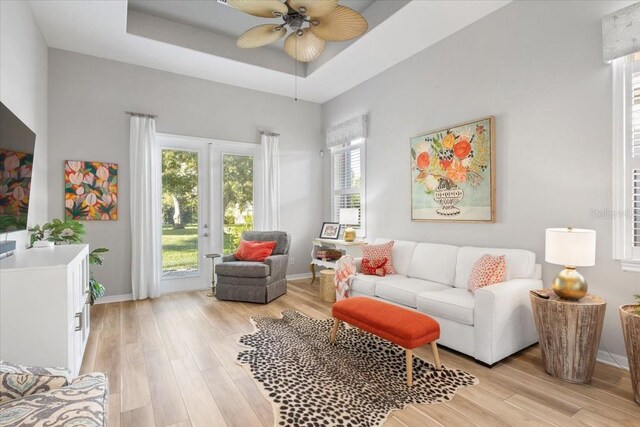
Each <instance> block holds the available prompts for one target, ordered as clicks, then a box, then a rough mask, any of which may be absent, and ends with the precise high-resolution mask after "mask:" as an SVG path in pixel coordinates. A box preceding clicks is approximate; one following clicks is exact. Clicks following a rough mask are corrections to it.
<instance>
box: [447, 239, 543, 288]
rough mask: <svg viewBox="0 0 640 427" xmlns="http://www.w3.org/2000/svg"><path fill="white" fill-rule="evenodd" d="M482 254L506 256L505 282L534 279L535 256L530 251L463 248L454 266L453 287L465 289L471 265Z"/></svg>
mask: <svg viewBox="0 0 640 427" xmlns="http://www.w3.org/2000/svg"><path fill="white" fill-rule="evenodd" d="M484 254H489V255H494V256H499V255H505V256H506V259H507V273H506V277H505V281H506V280H513V279H531V278H534V276H535V274H536V272H535V268H536V267H535V265H536V254H534V253H533V252H531V251H527V250H524V249H497V248H475V247H471V246H463V247H461V248H460V250H459V251H458V262H457V264H456V276H455V280H454V282H453V286H455V287H456V288H465V289H466V288H467V285H468V283H469V276H470V275H471V270H472V269H473V265H474V264H475V263H476V261H477V260H478V259H479V258H480V257H481V256H482V255H484Z"/></svg>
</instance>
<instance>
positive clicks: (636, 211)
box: [613, 53, 640, 271]
mask: <svg viewBox="0 0 640 427" xmlns="http://www.w3.org/2000/svg"><path fill="white" fill-rule="evenodd" d="M613 73H614V75H613V84H614V87H613V91H614V93H613V101H614V104H613V113H614V118H613V123H614V130H613V141H614V171H613V173H614V204H615V206H614V215H613V221H614V258H615V259H620V260H621V262H622V267H623V269H625V270H633V271H640V53H636V54H633V55H630V56H628V57H625V58H619V59H616V60H615V61H614V62H613Z"/></svg>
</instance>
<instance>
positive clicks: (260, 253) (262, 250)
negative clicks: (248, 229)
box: [233, 239, 276, 262]
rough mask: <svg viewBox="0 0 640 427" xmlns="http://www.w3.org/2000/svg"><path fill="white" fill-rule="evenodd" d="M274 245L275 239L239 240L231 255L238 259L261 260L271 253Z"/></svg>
mask: <svg viewBox="0 0 640 427" xmlns="http://www.w3.org/2000/svg"><path fill="white" fill-rule="evenodd" d="M275 247H276V242H275V241H264V242H263V241H251V240H244V239H242V240H240V245H238V249H236V251H235V252H234V253H233V256H234V257H236V259H239V260H240V261H258V262H263V261H264V259H265V258H266V257H268V256H270V255H271V254H272V253H273V248H275Z"/></svg>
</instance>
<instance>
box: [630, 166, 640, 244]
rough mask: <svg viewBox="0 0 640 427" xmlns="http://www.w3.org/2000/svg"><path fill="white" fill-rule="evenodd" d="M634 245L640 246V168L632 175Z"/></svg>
mask: <svg viewBox="0 0 640 427" xmlns="http://www.w3.org/2000/svg"><path fill="white" fill-rule="evenodd" d="M631 181H632V183H633V185H632V186H633V189H632V194H633V196H632V202H631V206H632V211H633V231H632V234H633V237H632V240H633V246H634V247H636V248H640V169H634V170H633V177H632V180H631Z"/></svg>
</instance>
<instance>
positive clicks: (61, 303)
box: [0, 245, 89, 375]
mask: <svg viewBox="0 0 640 427" xmlns="http://www.w3.org/2000/svg"><path fill="white" fill-rule="evenodd" d="M88 302H89V246H88V245H60V246H54V247H50V248H34V249H27V250H25V251H22V252H19V253H17V254H16V255H14V256H11V257H9V258H5V259H2V260H0V359H1V360H5V361H7V362H11V363H18V364H21V365H30V366H51V367H64V368H68V369H70V370H71V372H73V374H74V375H78V372H79V370H80V365H81V364H82V356H83V354H84V348H85V346H86V344H87V338H88V337H89V304H88Z"/></svg>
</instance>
